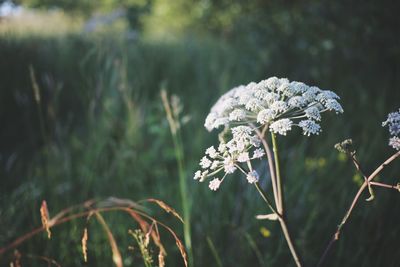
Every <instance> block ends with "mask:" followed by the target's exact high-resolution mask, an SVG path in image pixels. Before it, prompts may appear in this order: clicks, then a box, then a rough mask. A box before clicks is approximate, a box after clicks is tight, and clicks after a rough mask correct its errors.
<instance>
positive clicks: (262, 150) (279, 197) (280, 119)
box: [194, 77, 343, 266]
mask: <svg viewBox="0 0 400 267" xmlns="http://www.w3.org/2000/svg"><path fill="white" fill-rule="evenodd" d="M339 99H340V98H339V96H338V95H337V94H335V93H334V92H332V91H329V90H322V89H320V88H318V87H316V86H308V85H306V84H304V83H302V82H296V81H292V82H290V81H289V80H288V79H286V78H277V77H271V78H268V79H266V80H263V81H261V82H258V83H255V82H251V83H249V84H248V85H241V86H238V87H235V88H233V89H231V90H230V91H228V92H227V93H225V94H224V95H222V96H221V97H220V98H219V100H218V101H217V102H216V104H215V105H214V106H213V107H212V108H211V111H210V113H209V114H208V116H207V118H206V120H205V125H204V126H205V127H206V129H207V130H208V131H212V130H214V129H219V128H222V131H221V133H220V135H219V141H220V142H219V144H218V146H215V147H214V146H211V147H209V148H208V149H207V150H206V153H205V156H204V157H203V158H202V159H201V160H200V170H198V171H196V173H195V175H194V179H195V180H199V181H200V182H204V181H206V180H207V179H210V181H209V188H210V189H211V190H213V191H217V190H218V189H219V188H220V186H221V184H222V183H223V181H224V180H225V179H226V177H227V176H228V175H229V174H233V173H235V172H240V173H242V174H243V176H244V177H245V178H246V180H247V182H248V183H249V184H251V185H254V186H255V187H256V189H257V191H258V192H259V194H260V196H261V197H262V199H263V200H264V201H265V203H266V204H267V206H268V207H269V209H270V210H271V212H272V214H268V215H260V216H257V217H258V218H260V219H261V218H264V219H265V218H266V219H273V220H278V221H279V222H280V225H281V227H282V231H283V234H284V236H285V239H286V241H287V243H288V246H289V249H290V251H291V253H292V256H293V258H294V261H295V262H296V265H297V266H302V261H301V259H300V257H299V255H298V253H297V250H296V249H295V246H294V243H293V241H292V238H291V235H290V233H289V230H288V227H287V218H286V215H285V209H284V203H283V199H284V197H283V194H284V192H283V181H282V177H281V174H280V166H279V155H278V145H277V138H276V135H282V136H286V135H287V134H288V132H290V131H291V130H293V129H295V128H299V129H301V131H302V133H303V135H305V136H311V135H318V134H319V133H320V132H321V131H322V129H321V126H320V121H321V118H322V116H321V114H322V113H324V112H326V111H332V112H334V113H336V114H339V113H343V108H342V106H341V105H340V103H339V102H338V100H339ZM268 132H269V133H270V136H271V142H272V147H273V153H272V151H271V149H270V145H269V143H268V138H267V136H268V135H267V133H268ZM263 158H266V159H267V162H268V167H269V174H270V178H271V184H272V191H273V201H272V200H271V198H270V197H269V196H268V195H267V193H266V192H265V191H264V190H263V189H262V188H261V186H260V183H259V181H260V179H261V177H260V175H259V174H258V172H257V170H256V168H255V165H254V162H255V161H256V160H259V159H263Z"/></svg>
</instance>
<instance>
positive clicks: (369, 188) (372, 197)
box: [348, 152, 375, 201]
mask: <svg viewBox="0 0 400 267" xmlns="http://www.w3.org/2000/svg"><path fill="white" fill-rule="evenodd" d="M348 154H349V156H350V158H351V160H352V161H353V164H354V166H355V167H356V169H357V171H358V172H360V173H361V175H362V176H363V177H364V181H365V182H366V183H367V186H368V192H369V195H370V196H369V198H367V201H371V200H373V199H374V198H375V194H374V191H373V190H372V187H371V183H370V182H369V181H368V177H367V175H365V173H364V172H363V170H362V168H361V164H360V162H359V161H358V160H357V158H356V154H355V152H354V153H348Z"/></svg>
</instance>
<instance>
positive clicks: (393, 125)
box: [382, 109, 400, 150]
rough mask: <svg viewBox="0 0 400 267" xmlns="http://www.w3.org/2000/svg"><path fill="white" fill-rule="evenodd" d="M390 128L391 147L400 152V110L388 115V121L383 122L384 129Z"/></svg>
mask: <svg viewBox="0 0 400 267" xmlns="http://www.w3.org/2000/svg"><path fill="white" fill-rule="evenodd" d="M385 126H388V127H389V133H390V135H391V137H390V139H389V146H391V147H393V148H394V149H396V150H400V138H399V135H400V109H399V111H397V112H391V113H389V114H388V117H387V119H386V121H384V122H382V127H385Z"/></svg>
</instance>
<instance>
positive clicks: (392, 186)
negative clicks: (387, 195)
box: [370, 182, 400, 191]
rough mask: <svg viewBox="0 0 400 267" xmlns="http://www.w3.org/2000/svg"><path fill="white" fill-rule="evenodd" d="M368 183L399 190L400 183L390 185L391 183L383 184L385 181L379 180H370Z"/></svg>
mask: <svg viewBox="0 0 400 267" xmlns="http://www.w3.org/2000/svg"><path fill="white" fill-rule="evenodd" d="M370 184H371V185H374V186H379V187H385V188H389V189H395V190H398V191H400V184H397V185H391V184H385V183H379V182H370Z"/></svg>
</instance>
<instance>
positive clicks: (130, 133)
mask: <svg viewBox="0 0 400 267" xmlns="http://www.w3.org/2000/svg"><path fill="white" fill-rule="evenodd" d="M336 37H337V39H339V37H340V33H338V36H336ZM287 41H288V40H285V39H280V40H278V41H276V42H275V43H270V44H267V45H266V46H265V47H260V46H255V45H254V44H252V43H251V42H249V43H242V44H239V43H235V42H233V43H231V42H228V41H226V40H220V39H217V38H211V37H209V38H208V37H207V38H196V37H193V36H186V37H183V38H180V39H175V40H164V39H154V38H153V39H149V38H141V39H138V40H135V41H132V40H126V39H124V38H123V37H120V36H113V35H107V36H102V35H100V36H98V35H97V36H84V35H81V34H76V33H71V34H64V35H61V36H58V35H56V36H54V35H52V36H41V35H31V36H9V35H7V36H6V35H2V36H1V37H0V73H1V76H0V94H1V96H0V101H1V103H0V111H1V112H0V116H1V123H2V127H1V128H2V129H1V131H0V136H1V138H0V147H1V151H0V153H1V154H0V164H1V169H0V173H1V179H0V229H1V230H0V247H2V246H3V245H6V244H8V243H9V242H11V241H12V240H13V239H15V238H16V237H18V236H20V235H22V234H24V233H26V232H27V231H29V230H30V229H33V228H35V227H37V226H40V225H41V222H40V214H39V209H40V204H41V202H42V200H46V201H47V204H48V206H49V210H50V214H55V213H56V212H57V211H59V210H62V209H64V208H66V207H68V206H72V205H75V204H78V203H82V202H83V201H85V200H88V199H92V198H95V199H103V198H106V197H108V196H114V197H118V198H129V199H132V200H141V199H145V198H157V199H161V200H163V201H165V202H166V203H168V204H170V205H171V206H172V207H174V208H175V209H176V210H177V211H178V212H180V213H181V211H182V205H181V204H182V203H181V201H180V196H179V193H178V192H179V189H178V188H179V179H178V176H179V173H178V168H177V164H176V159H175V154H174V146H173V142H172V137H171V133H170V130H169V127H168V121H167V118H166V115H165V111H164V109H163V105H162V101H161V98H160V90H161V89H166V90H167V91H168V92H169V93H170V94H175V95H176V96H178V97H179V98H180V101H181V104H182V105H183V116H188V117H187V118H189V120H188V122H187V123H186V124H184V125H183V126H182V129H181V134H182V144H183V155H184V158H183V159H184V167H185V169H184V175H185V177H186V178H187V187H188V191H189V199H190V201H189V202H190V205H191V207H192V211H191V225H190V228H191V231H192V247H193V257H194V263H195V266H218V263H219V262H220V263H221V264H222V265H223V266H292V260H291V258H290V256H289V252H288V250H287V249H286V244H285V242H284V240H283V238H282V236H281V233H280V231H279V227H278V225H277V224H276V223H274V222H266V221H257V220H255V218H254V216H255V215H256V214H262V213H265V212H266V211H265V207H264V205H263V203H262V201H261V200H260V199H259V197H258V196H257V195H256V194H255V189H254V188H251V187H249V186H247V185H246V183H245V181H243V179H238V177H229V179H228V181H226V182H225V183H224V184H223V186H222V188H221V189H220V190H219V191H218V192H211V191H210V190H209V189H208V187H207V185H206V184H205V183H204V184H199V183H197V182H196V181H193V180H192V177H193V172H194V171H195V170H196V169H197V168H198V167H197V164H198V161H199V159H200V158H201V157H202V155H203V152H204V149H205V148H207V147H209V146H210V145H211V144H213V142H214V141H215V140H216V134H208V133H207V131H206V130H205V129H204V127H203V124H204V119H205V117H206V115H207V114H208V110H209V108H210V107H211V106H212V103H214V102H215V101H216V99H217V98H218V97H219V96H220V95H221V94H222V93H223V92H225V91H227V90H228V89H229V88H231V87H233V86H235V85H238V84H246V83H248V82H250V81H259V80H262V79H265V78H267V77H270V76H278V77H279V76H280V77H288V78H289V79H291V80H299V81H304V82H306V83H307V84H315V85H318V86H319V87H321V88H325V89H330V90H333V91H335V92H336V93H337V94H338V95H340V96H341V98H342V100H341V103H342V104H343V108H344V110H345V113H344V114H343V115H341V116H333V115H327V116H326V119H325V120H324V122H323V124H322V127H323V132H322V134H320V135H319V136H316V137H311V138H307V137H303V136H301V135H300V134H299V133H293V134H290V135H289V136H287V138H279V142H280V143H281V151H282V162H283V163H282V164H283V175H284V176H285V178H286V184H285V190H286V192H287V203H288V216H289V223H290V224H291V226H292V228H293V232H294V237H295V240H296V243H297V244H298V246H299V247H300V252H301V253H302V254H303V255H304V257H305V261H306V262H307V263H308V264H307V265H308V266H311V265H314V264H315V263H316V262H317V260H318V258H319V257H320V255H321V254H322V252H323V249H324V248H325V245H326V244H327V242H328V240H329V238H330V236H331V234H332V233H333V232H334V230H335V227H336V226H337V224H338V223H339V222H340V219H341V218H342V216H343V215H344V212H345V210H346V208H347V207H348V206H349V205H350V202H351V200H352V198H353V197H354V194H355V193H356V191H357V189H358V185H359V183H360V181H361V182H362V180H361V177H360V176H358V175H356V172H355V170H354V168H353V166H352V164H351V162H350V161H348V159H346V157H343V156H341V155H339V153H338V152H337V151H336V150H335V149H334V148H333V146H334V144H335V143H337V142H339V141H342V140H343V139H345V138H350V137H351V138H353V140H354V141H355V146H356V148H357V151H358V156H359V159H360V161H361V162H362V164H363V166H364V169H365V170H366V172H367V173H369V172H371V171H373V170H374V169H375V168H376V167H377V166H378V165H379V164H380V163H381V162H382V161H383V160H385V159H386V158H387V157H389V156H390V155H391V153H392V151H391V149H390V148H389V147H388V146H387V140H388V135H387V131H386V129H383V128H382V127H381V122H382V121H383V120H385V119H386V115H387V113H388V112H390V111H394V110H396V109H398V108H399V99H400V90H399V89H398V82H399V77H400V76H399V70H400V68H399V67H398V66H399V65H398V64H399V57H398V55H397V56H394V57H391V55H392V54H391V53H392V52H390V51H384V52H382V53H383V55H382V54H380V53H379V51H381V50H379V51H378V49H376V47H371V46H368V45H362V46H358V45H357V44H353V43H351V42H350V41H349V42H348V43H346V41H347V40H342V41H343V42H342V43H339V44H338V45H337V46H334V47H331V46H330V45H329V44H328V43H326V42H325V43H324V42H321V43H319V44H316V45H315V46H313V47H312V49H311V48H310V49H308V50H305V49H303V48H302V47H301V46H300V47H299V46H295V45H294V46H292V47H287V49H284V48H285V46H284V44H285V43H287ZM281 45H282V46H281ZM380 49H381V48H380ZM347 50H349V51H351V52H350V53H349V52H348V51H347ZM382 50H384V49H382ZM363 55H364V56H363ZM365 55H368V56H365ZM35 83H37V88H38V89H39V93H40V96H41V98H40V101H38V100H37V99H36V100H35V97H34V94H35V91H34V87H35V86H34V84H35ZM260 170H262V171H263V172H266V169H265V170H264V167H262V166H261V167H260ZM399 171H400V165H399V163H398V162H395V163H394V164H393V165H392V166H390V167H389V168H387V169H386V170H385V171H384V172H383V174H382V175H381V176H380V177H379V179H380V181H386V182H387V183H391V184H395V183H397V182H399V178H400V177H399ZM262 184H263V186H265V188H267V190H270V188H269V183H267V181H263V183H262ZM364 198H367V195H366V196H365V197H364ZM360 203H361V204H360V205H359V206H357V208H356V210H355V212H354V214H353V216H352V218H351V219H350V221H349V223H348V225H347V226H346V227H345V228H344V230H343V233H342V235H343V236H342V238H341V239H340V241H339V242H338V244H337V247H336V248H335V250H334V251H333V253H332V254H331V256H330V257H329V260H328V264H327V265H328V266H397V265H398V262H399V261H400V249H399V246H398V237H399V236H400V228H399V223H400V216H399V215H398V214H399V213H398V210H400V195H399V193H398V192H396V191H394V190H393V191H385V190H382V189H377V190H376V199H375V200H374V201H373V202H364V201H362V202H360ZM150 212H151V213H152V214H154V215H157V216H159V217H160V218H162V220H163V221H166V222H168V223H169V224H171V225H172V226H173V228H174V229H176V231H177V233H178V234H179V236H180V237H181V238H182V239H183V232H182V225H181V224H180V223H179V222H178V221H177V220H175V219H174V218H172V217H171V216H170V215H167V214H165V213H164V212H162V211H160V212H157V209H152V208H151V209H150ZM104 216H105V219H106V220H107V221H108V222H109V224H110V228H111V229H112V231H113V233H114V234H115V236H116V239H117V241H118V244H119V246H120V248H121V252H122V255H123V258H124V263H125V264H126V265H127V266H133V265H134V266H138V265H137V264H141V261H140V258H139V257H138V253H137V251H136V252H131V251H129V250H128V249H127V247H128V245H131V244H133V243H134V241H133V239H132V237H131V236H129V235H128V229H135V228H137V225H134V224H132V222H131V220H130V219H129V218H127V217H126V216H123V215H121V214H114V213H113V214H107V215H104ZM84 223H85V222H84V220H77V221H75V222H74V223H68V224H65V225H63V226H59V227H57V228H55V229H54V230H53V238H52V239H51V240H47V238H46V236H45V235H44V234H43V235H39V236H37V237H35V238H33V239H31V240H30V241H28V242H26V243H25V244H24V245H23V246H21V247H20V248H19V249H20V251H21V252H26V253H30V254H37V255H46V256H48V257H50V258H54V259H56V260H57V261H59V262H60V263H63V266H86V265H85V264H84V263H83V258H82V255H81V249H80V242H81V235H82V231H83V227H84ZM267 233H268V234H267ZM89 234H90V239H89V244H88V247H89V251H88V253H89V264H88V265H89V266H110V265H111V264H112V259H111V258H112V256H111V251H110V249H109V244H108V241H107V238H106V236H105V235H104V233H103V232H102V230H101V226H100V225H99V224H98V223H92V224H91V225H90V229H89ZM165 242H166V244H167V246H166V247H167V248H168V252H169V254H168V256H167V258H166V260H167V266H180V265H181V259H180V256H179V252H178V249H177V248H176V247H175V245H174V241H173V239H171V238H169V239H168V237H166V241H165ZM8 261H9V257H8V256H7V257H3V258H0V262H1V264H5V263H7V262H8ZM35 264H36V262H33V263H29V264H28V265H29V266H34V265H35ZM37 266H40V265H37Z"/></svg>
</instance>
